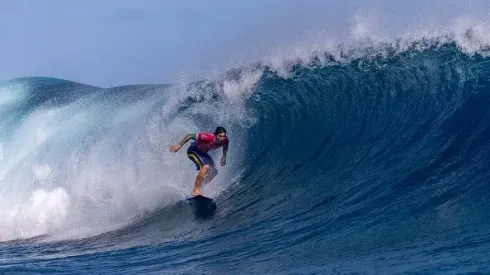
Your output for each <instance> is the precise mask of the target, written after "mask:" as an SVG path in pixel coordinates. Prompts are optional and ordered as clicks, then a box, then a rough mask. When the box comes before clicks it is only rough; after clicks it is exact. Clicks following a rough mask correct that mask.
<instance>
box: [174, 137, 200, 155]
mask: <svg viewBox="0 0 490 275" xmlns="http://www.w3.org/2000/svg"><path fill="white" fill-rule="evenodd" d="M190 139H194V140H195V139H196V134H188V135H186V136H185V137H184V139H182V141H181V142H180V143H179V144H176V145H172V146H170V148H169V149H168V150H169V151H170V152H174V153H175V152H177V151H179V150H180V148H182V146H184V144H186V142H188V141H189V140H190Z"/></svg>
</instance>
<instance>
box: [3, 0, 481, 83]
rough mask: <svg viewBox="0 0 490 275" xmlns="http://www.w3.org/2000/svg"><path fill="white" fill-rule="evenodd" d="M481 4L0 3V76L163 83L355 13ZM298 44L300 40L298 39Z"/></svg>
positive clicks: (477, 6)
mask: <svg viewBox="0 0 490 275" xmlns="http://www.w3.org/2000/svg"><path fill="white" fill-rule="evenodd" d="M489 2H490V1H483V0H481V1H463V0H457V1H456V0H447V1H422V0H414V1H410V2H408V1H381V0H378V1H374V0H372V1H369V0H358V1H354V0H344V1H333V0H332V1H328V0H325V1H321V0H318V1H314V0H310V1H308V0H306V1H299V0H297V1H288V0H275V1H273V0H255V1H252V0H250V1H184V0H183V1H164V0H159V1H156V0H155V1H154V0H140V1H129V0H105V1H94V0H85V1H66V0H65V1H62V0H43V1H36V0H31V1H27V0H0V61H1V65H0V81H3V80H8V79H12V78H16V77H24V76H48V77H58V78H63V79H68V80H72V81H77V82H82V83H85V84H91V85H96V86H101V87H109V86H117V85H124V84H144V83H151V84H154V83H169V82H174V81H176V80H177V79H181V78H189V79H192V78H194V79H195V78H202V77H208V76H210V75H212V74H213V73H215V72H219V71H222V70H224V69H226V68H231V67H235V66H239V65H246V64H247V63H250V62H252V61H255V60H259V59H261V58H263V57H264V56H267V55H270V54H272V53H273V52H274V51H275V49H280V48H283V47H288V46H294V45H295V44H300V43H303V41H309V40H311V38H312V37H322V36H324V37H338V38H346V37H348V34H349V29H350V27H351V25H352V20H353V18H354V17H355V16H356V15H357V14H374V17H376V24H377V26H378V27H379V28H380V29H382V30H380V31H382V32H383V33H390V34H392V35H396V33H397V32H398V31H400V32H401V31H403V30H405V29H406V28H407V27H408V26H414V25H415V26H421V25H423V24H425V23H431V24H441V25H444V24H447V23H448V22H451V21H452V20H453V19H454V18H456V17H458V16H472V17H479V18H485V17H487V18H489V17H490V12H489V11H490V8H489V7H490V4H489ZM306 43H307V42H306Z"/></svg>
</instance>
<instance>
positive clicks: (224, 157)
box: [221, 142, 228, 166]
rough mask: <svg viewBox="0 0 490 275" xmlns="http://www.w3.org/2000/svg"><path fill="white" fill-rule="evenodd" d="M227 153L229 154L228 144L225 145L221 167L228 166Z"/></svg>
mask: <svg viewBox="0 0 490 275" xmlns="http://www.w3.org/2000/svg"><path fill="white" fill-rule="evenodd" d="M226 153H228V142H227V143H226V144H225V145H223V156H222V157H221V166H225V165H226Z"/></svg>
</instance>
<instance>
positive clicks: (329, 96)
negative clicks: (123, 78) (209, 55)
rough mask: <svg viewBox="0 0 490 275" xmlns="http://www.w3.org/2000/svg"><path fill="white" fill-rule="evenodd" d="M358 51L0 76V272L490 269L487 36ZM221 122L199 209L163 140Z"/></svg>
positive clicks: (185, 169) (186, 172)
mask: <svg viewBox="0 0 490 275" xmlns="http://www.w3.org/2000/svg"><path fill="white" fill-rule="evenodd" d="M395 44H396V43H395ZM363 52H364V53H365V54H363V55H357V54H354V53H353V52H349V51H348V50H346V51H341V52H337V53H336V54H334V53H322V54H319V55H317V56H316V57H315V58H312V59H310V60H308V62H303V61H301V62H300V61H290V62H289V63H287V64H285V65H284V66H283V67H282V70H278V69H277V68H274V67H273V66H270V65H269V64H266V63H260V64H256V65H254V66H250V67H244V68H237V69H234V70H231V71H229V72H227V73H226V74H224V75H223V76H222V77H220V78H217V79H209V80H202V81H197V82H193V83H186V84H172V85H135V86H123V87H114V88H107V89H103V88H98V87H92V86H88V85H83V84H79V83H74V82H70V81H67V80H60V79H51V78H22V79H14V80H10V81H6V82H3V83H1V84H0V115H1V117H0V129H1V133H0V142H1V143H0V255H1V257H0V273H2V274H58V273H59V274H79V273H83V274H351V273H366V274H407V273H424V274H464V273H473V272H474V273H489V272H490V260H489V259H490V257H489V255H490V223H489V218H490V210H489V206H490V205H489V199H488V194H489V191H490V187H489V186H490V185H489V179H490V172H489V168H490V158H489V156H490V155H489V153H490V108H489V107H490V93H489V91H490V90H489V89H490V59H489V58H488V57H487V56H488V48H480V49H479V51H477V52H476V53H468V52H467V51H465V50H464V49H462V47H460V45H458V43H456V42H454V41H450V40H449V41H446V40H444V41H443V42H440V41H439V42H437V41H436V42H435V43H433V42H430V43H429V42H427V41H424V40H421V41H416V42H413V43H412V44H410V45H409V46H408V47H406V48H403V49H401V50H400V48H397V47H394V46H393V45H384V46H383V45H381V46H379V45H378V47H377V48H375V49H373V48H372V47H368V48H364V50H363ZM218 125H220V126H225V127H226V128H227V130H228V136H229V137H230V141H231V142H230V150H229V154H228V164H227V165H226V166H225V167H219V174H218V176H217V177H216V178H215V180H214V181H213V182H212V183H210V184H209V185H208V186H206V187H205V189H204V190H205V193H206V194H207V195H209V196H212V197H214V198H215V202H216V209H215V210H214V211H211V212H205V213H203V212H196V211H194V209H193V208H192V207H190V205H189V204H188V203H187V202H186V201H185V196H187V195H189V192H190V191H191V189H192V185H193V181H194V177H195V174H196V171H195V167H194V165H193V164H192V163H191V162H190V161H189V160H188V159H187V156H186V155H185V152H182V151H184V150H182V151H180V152H178V153H176V154H172V153H170V152H168V149H167V148H168V146H169V145H171V144H174V143H176V142H178V141H180V139H182V137H183V136H184V135H185V134H188V133H193V132H197V131H212V130H213V129H214V128H215V127H216V126H218ZM212 156H213V157H214V158H215V160H217V159H219V157H220V152H214V153H213V154H212Z"/></svg>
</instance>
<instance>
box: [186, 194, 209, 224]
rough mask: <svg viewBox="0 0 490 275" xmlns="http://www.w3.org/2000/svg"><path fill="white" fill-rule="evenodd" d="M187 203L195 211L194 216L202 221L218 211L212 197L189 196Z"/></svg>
mask: <svg viewBox="0 0 490 275" xmlns="http://www.w3.org/2000/svg"><path fill="white" fill-rule="evenodd" d="M186 201H188V202H189V204H190V206H191V207H192V209H193V210H194V215H195V216H196V217H197V218H200V219H201V218H209V217H212V216H213V214H214V212H215V210H216V203H215V202H214V200H213V199H212V198H210V197H206V196H203V195H197V196H189V197H187V198H186Z"/></svg>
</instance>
